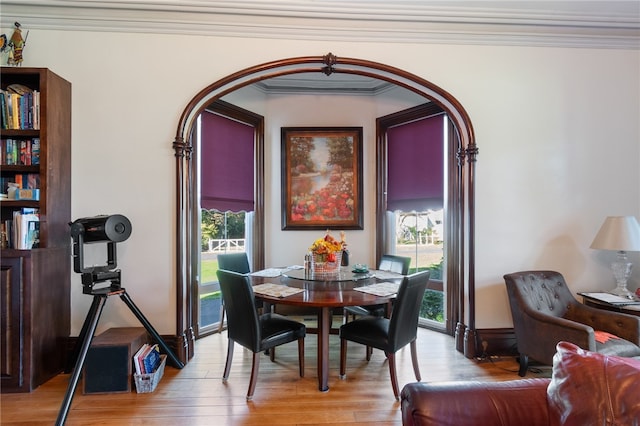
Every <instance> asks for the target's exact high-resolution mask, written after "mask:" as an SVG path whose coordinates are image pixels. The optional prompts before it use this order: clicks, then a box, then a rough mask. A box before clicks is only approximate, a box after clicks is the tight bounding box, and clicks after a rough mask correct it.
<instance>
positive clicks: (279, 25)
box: [0, 0, 640, 49]
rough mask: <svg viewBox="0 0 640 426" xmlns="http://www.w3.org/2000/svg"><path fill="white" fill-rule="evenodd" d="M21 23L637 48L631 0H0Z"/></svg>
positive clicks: (8, 18)
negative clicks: (393, 0) (427, 0)
mask: <svg viewBox="0 0 640 426" xmlns="http://www.w3.org/2000/svg"><path fill="white" fill-rule="evenodd" d="M14 21H18V22H20V23H21V24H22V26H23V28H25V29H29V30H37V29H43V30H65V31H100V32H104V31H106V32H128V33H158V34H159V33H163V34H183V35H184V34H191V35H208V36H222V37H250V38H268V39H292V38H293V39H298V40H324V41H326V40H329V41H334V40H335V41H361V42H376V43H447V44H475V45H480V44H485V45H521V46H555V47H578V48H580V47H584V48H608V49H640V2H638V1H636V0H632V1H462V0H459V1H453V0H449V1H430V2H425V1H423V0H422V1H421V0H404V1H403V0H398V1H395V2H392V1H384V0H350V1H346V0H343V1H336V0H334V1H331V0H327V1H322V2H321V1H317V0H280V1H275V0H269V1H267V0H253V1H243V0H236V1H219V0H200V1H197V0H185V1H181V0H156V1H149V0H126V1H125V0H122V1H121V0H112V1H95V0H88V1H86V0H84V1H80V0H3V1H2V17H1V18H0V24H1V25H2V27H3V28H11V27H12V26H13V22H14Z"/></svg>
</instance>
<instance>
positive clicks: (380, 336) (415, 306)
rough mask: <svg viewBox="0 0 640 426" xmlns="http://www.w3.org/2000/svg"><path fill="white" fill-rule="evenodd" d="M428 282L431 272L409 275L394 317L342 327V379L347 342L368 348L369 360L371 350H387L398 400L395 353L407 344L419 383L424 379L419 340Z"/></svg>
mask: <svg viewBox="0 0 640 426" xmlns="http://www.w3.org/2000/svg"><path fill="white" fill-rule="evenodd" d="M428 281H429V271H422V272H417V273H415V274H412V275H408V276H405V277H404V278H403V280H402V283H400V287H399V288H398V296H397V298H396V301H395V304H394V306H393V311H392V312H391V318H384V317H375V316H366V317H363V318H358V319H355V320H353V321H350V322H348V323H346V324H343V325H342V326H341V327H340V332H339V334H340V378H345V373H346V364H347V341H352V342H356V343H360V344H361V345H366V346H367V361H369V360H370V359H371V353H370V351H369V350H368V348H375V349H380V350H382V351H384V353H385V356H386V357H387V360H388V361H389V374H390V376H391V386H392V387H393V394H394V395H395V397H396V400H399V398H400V397H399V394H400V391H399V389H398V375H397V372H396V360H395V353H396V352H397V351H398V350H400V349H401V348H403V347H405V346H406V345H407V344H410V345H411V360H412V362H413V372H414V374H415V376H416V380H417V381H420V380H421V377H420V368H419V367H418V354H417V351H416V338H417V334H418V316H419V315H420V306H421V305H422V298H423V296H424V292H425V289H426V288H427V283H428Z"/></svg>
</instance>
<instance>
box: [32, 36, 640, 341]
mask: <svg viewBox="0 0 640 426" xmlns="http://www.w3.org/2000/svg"><path fill="white" fill-rule="evenodd" d="M328 52H333V53H334V54H336V55H338V57H340V56H344V57H353V58H363V59H367V60H372V61H377V62H381V63H385V64H389V65H393V66H395V67H398V68H401V69H405V70H407V71H410V72H413V73H415V74H417V75H420V76H422V77H423V78H425V79H427V80H429V81H431V82H433V83H434V84H437V85H438V86H440V87H442V88H444V89H446V90H447V91H449V92H450V93H451V94H452V95H453V96H455V97H456V98H457V99H458V100H459V101H460V102H461V104H462V105H463V106H464V107H465V109H466V110H467V112H468V113H469V116H470V118H471V120H472V122H473V125H474V129H475V132H476V137H477V144H478V147H479V149H480V153H479V156H478V163H477V188H476V189H477V222H476V228H477V232H476V241H477V246H476V274H477V275H476V282H477V287H478V289H477V302H478V306H477V320H476V326H477V327H478V328H491V327H509V326H510V325H511V317H510V314H509V312H508V303H507V299H506V295H505V292H504V289H503V287H504V283H503V280H502V275H503V274H505V273H508V272H512V271H516V270H523V269H538V268H549V269H556V270H559V271H561V272H562V273H563V274H565V276H566V278H567V279H568V281H569V283H570V285H571V287H572V290H573V291H576V292H577V291H581V290H596V289H607V288H609V287H612V286H613V278H612V276H611V274H610V272H609V270H608V266H607V265H608V262H609V261H610V260H611V256H612V254H608V253H599V252H595V251H593V250H590V249H589V244H590V243H591V240H592V239H593V237H594V235H595V233H596V231H597V230H598V227H599V226H600V224H601V222H602V221H603V220H604V218H605V216H607V215H618V214H625V215H626V214H632V215H636V216H640V190H639V189H638V186H639V185H638V184H639V183H640V171H639V167H638V165H639V163H640V127H639V126H640V124H639V123H640V120H639V118H640V52H639V51H638V50H635V51H630V50H605V49H601V50H600V49H568V48H537V47H535V48H534V47H531V48H522V47H487V46H457V45H426V44H424V45H412V44H400V43H396V44H389V45H385V44H378V43H365V42H358V43H356V42H353V43H351V42H328V41H327V42H318V41H308V40H307V41H297V40H290V41H286V40H262V39H242V38H218V37H204V36H180V35H151V34H139V33H135V34H133V33H132V34H129V35H127V34H122V33H93V32H86V33H78V32H71V31H68V32H67V31H53V30H47V31H45V30H31V31H30V33H29V43H28V45H27V48H26V49H25V51H24V55H25V60H24V64H23V66H43V67H48V68H51V69H52V70H53V71H55V72H56V73H58V74H60V75H61V76H63V77H64V78H66V79H68V80H69V81H71V82H72V84H73V158H72V164H73V170H72V174H73V188H72V215H73V218H74V219H75V218H78V217H84V216H93V215H96V214H101V213H107V214H113V213H121V214H124V215H126V216H127V217H129V219H130V220H131V221H132V223H133V234H132V236H131V238H130V239H129V240H127V241H126V242H124V243H121V244H119V246H118V250H119V251H118V260H119V266H120V267H121V268H122V271H123V286H124V287H126V288H127V290H128V291H129V293H130V295H131V296H132V298H133V300H134V301H135V302H136V304H137V305H138V306H139V307H140V308H141V310H142V311H143V312H144V313H145V315H146V316H147V317H148V318H149V320H150V321H151V322H152V324H153V325H154V326H155V327H156V329H157V330H158V331H159V332H160V333H162V334H168V333H174V332H175V331H176V330H175V294H176V289H175V275H176V273H175V266H174V251H175V237H174V221H175V218H174V196H175V189H174V173H175V170H174V157H173V149H172V147H171V144H172V142H173V139H174V136H175V132H176V126H177V124H178V119H179V117H180V114H181V113H182V111H183V109H184V108H185V106H186V105H187V103H188V102H189V100H190V99H191V98H192V97H193V96H195V94H196V93H198V92H199V91H200V90H201V89H203V88H204V87H205V86H207V85H209V84H210V83H212V82H214V81H216V80H218V79H220V78H222V77H225V76H226V75H228V74H231V73H233V72H235V71H238V70H240V69H243V68H246V67H249V66H252V65H256V64H259V63H263V62H268V61H272V60H275V59H282V58H288V57H295V56H310V55H323V54H326V53H328ZM347 102H348V103H349V104H347ZM286 103H287V100H286V99H285V98H283V99H274V100H273V101H272V102H270V103H269V105H268V108H278V107H279V106H284V107H286ZM362 103H363V101H362V100H361V99H359V98H354V99H345V103H344V108H345V111H350V112H351V113H350V114H349V115H346V114H343V115H340V114H338V111H335V112H336V113H335V114H334V113H331V114H329V112H327V111H323V112H321V113H318V112H314V113H313V114H311V113H309V114H305V113H304V112H303V111H299V113H298V114H296V115H291V116H289V117H278V119H273V121H271V122H267V123H266V124H267V135H266V142H267V147H266V153H267V161H268V165H267V167H266V172H267V176H266V181H267V194H266V195H267V200H268V201H269V206H270V209H271V210H270V211H268V214H267V263H269V262H273V263H274V264H281V263H291V262H299V260H300V259H299V255H298V252H299V250H300V247H306V245H307V244H309V242H310V240H311V239H312V238H313V237H314V236H315V235H312V233H307V232H300V233H297V232H282V231H280V219H279V218H280V213H279V197H280V194H279V186H280V183H279V173H280V170H279V142H280V136H279V128H280V126H292V125H296V126H297V125H300V126H309V125H318V126H325V125H331V126H333V125H363V126H365V124H366V123H363V121H364V120H370V119H371V117H374V116H378V115H381V114H380V111H374V110H373V108H372V107H371V106H370V105H367V104H366V102H365V103H364V105H363V104H362ZM350 106H353V108H348V107H350ZM356 107H357V108H356ZM361 109H362V110H361ZM258 112H260V111H258ZM366 128H367V127H366ZM367 129H368V130H367V131H366V132H365V139H371V138H373V133H372V132H373V130H372V129H371V128H370V127H368V128H367ZM374 155H375V154H374V152H373V150H368V151H367V152H366V153H365V164H366V166H365V173H367V175H369V174H370V172H371V167H373V166H372V161H373V158H374ZM365 185H366V188H367V191H366V193H367V194H369V191H370V190H371V191H372V192H373V188H374V186H373V185H374V183H373V182H372V181H371V180H367V181H366V182H365ZM372 192H371V194H372ZM371 196H372V195H371ZM370 202H373V199H372V198H370V199H369V200H368V201H366V203H370ZM365 226H366V229H365V231H363V232H356V231H353V232H349V233H348V235H349V238H354V239H357V240H358V242H359V243H360V242H362V244H363V245H366V244H369V243H370V242H372V241H373V238H375V236H374V230H375V227H374V217H373V210H372V211H367V212H366V214H365ZM352 234H353V236H352ZM289 248H291V251H289ZM352 248H353V250H354V251H355V252H356V257H357V256H360V255H361V252H360V250H362V249H361V248H360V247H359V248H357V249H356V248H355V245H352ZM364 250H369V249H368V248H367V249H364ZM371 250H372V249H371ZM280 253H282V254H280ZM285 253H286V254H285ZM363 253H365V252H362V254H363ZM368 253H371V252H370V251H369V252H368ZM363 255H364V254H363ZM631 257H632V260H633V261H634V262H636V263H639V261H640V259H638V256H637V254H633V255H632V256H631ZM72 280H73V282H72V301H71V302H72V334H73V335H76V334H77V333H78V332H79V330H80V327H81V325H82V321H83V320H84V317H85V315H86V313H87V310H88V308H89V305H90V302H91V298H90V297H88V296H86V295H83V294H82V292H81V285H80V279H79V276H77V274H74V276H73V277H72ZM639 285H640V272H639V270H638V269H636V271H635V272H634V274H633V277H632V279H631V284H630V288H632V289H635V288H636V287H638V286H639ZM129 324H132V325H135V324H137V320H136V319H135V318H134V317H133V316H132V315H131V314H130V313H129V311H128V309H127V308H126V307H125V306H124V304H123V303H121V302H120V301H118V300H113V301H110V302H109V303H108V304H107V306H106V308H105V312H104V314H103V317H102V319H101V321H100V329H105V328H108V327H111V326H115V325H118V326H124V325H129Z"/></svg>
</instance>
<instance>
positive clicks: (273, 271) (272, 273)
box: [249, 268, 286, 278]
mask: <svg viewBox="0 0 640 426" xmlns="http://www.w3.org/2000/svg"><path fill="white" fill-rule="evenodd" d="M284 271H286V269H282V268H267V269H262V270H260V271H255V272H252V273H250V274H249V275H251V276H254V277H265V278H275V277H279V276H280V275H282V273H283V272H284Z"/></svg>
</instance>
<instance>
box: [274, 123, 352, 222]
mask: <svg viewBox="0 0 640 426" xmlns="http://www.w3.org/2000/svg"><path fill="white" fill-rule="evenodd" d="M281 143H282V229H284V230H290V229H329V228H331V229H363V223H362V221H363V219H362V218H363V212H362V127H283V128H282V141H281Z"/></svg>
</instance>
